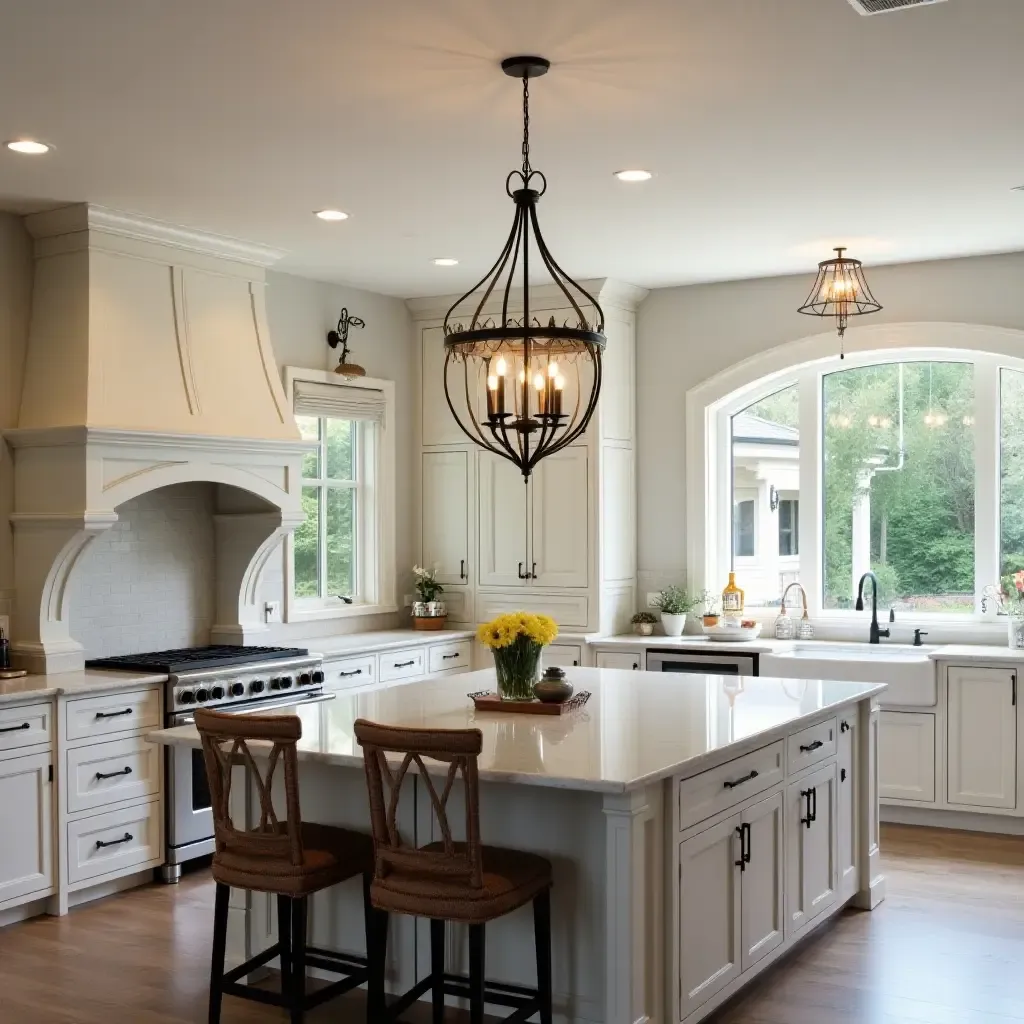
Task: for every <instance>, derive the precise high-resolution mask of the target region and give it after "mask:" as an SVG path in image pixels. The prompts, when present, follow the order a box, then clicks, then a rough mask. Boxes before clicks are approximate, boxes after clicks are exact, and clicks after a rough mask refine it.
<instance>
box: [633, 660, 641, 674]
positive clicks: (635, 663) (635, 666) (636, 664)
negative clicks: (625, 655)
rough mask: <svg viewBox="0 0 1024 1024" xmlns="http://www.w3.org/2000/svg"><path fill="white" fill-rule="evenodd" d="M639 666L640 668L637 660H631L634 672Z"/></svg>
mask: <svg viewBox="0 0 1024 1024" xmlns="http://www.w3.org/2000/svg"><path fill="white" fill-rule="evenodd" d="M639 668H640V662H639V661H634V662H633V671H634V672H636V671H637V670H638V669H639Z"/></svg>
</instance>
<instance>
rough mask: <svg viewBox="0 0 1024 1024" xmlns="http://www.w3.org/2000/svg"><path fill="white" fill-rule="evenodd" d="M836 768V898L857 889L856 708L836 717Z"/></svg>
mask: <svg viewBox="0 0 1024 1024" xmlns="http://www.w3.org/2000/svg"><path fill="white" fill-rule="evenodd" d="M836 764H837V766H838V768H839V785H838V789H839V792H838V797H837V803H838V810H837V814H838V817H839V821H838V823H837V828H836V832H837V837H838V843H839V898H840V899H841V900H848V899H849V898H850V897H851V896H853V895H854V894H855V893H856V892H857V890H858V889H859V888H860V885H859V884H858V878H857V867H858V863H859V861H858V857H857V842H858V839H859V837H860V818H859V813H858V805H859V802H860V801H859V800H858V795H859V794H858V793H857V765H858V755H857V710H856V708H851V709H850V710H848V711H847V712H846V713H845V714H843V715H840V717H839V756H838V758H837V761H836Z"/></svg>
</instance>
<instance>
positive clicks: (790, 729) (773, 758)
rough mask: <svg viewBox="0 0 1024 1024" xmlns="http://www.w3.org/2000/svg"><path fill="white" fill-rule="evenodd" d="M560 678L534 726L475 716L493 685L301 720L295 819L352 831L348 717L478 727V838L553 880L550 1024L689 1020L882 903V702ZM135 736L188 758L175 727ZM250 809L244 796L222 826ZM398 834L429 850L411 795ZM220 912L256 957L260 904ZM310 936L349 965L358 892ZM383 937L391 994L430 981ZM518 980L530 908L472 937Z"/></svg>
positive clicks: (403, 688) (357, 700) (808, 684)
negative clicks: (571, 706)
mask: <svg viewBox="0 0 1024 1024" xmlns="http://www.w3.org/2000/svg"><path fill="white" fill-rule="evenodd" d="M570 679H571V681H572V682H573V684H574V685H575V686H576V689H577V691H581V690H587V691H590V692H591V694H592V696H591V697H590V699H589V701H588V702H587V704H586V705H585V706H584V707H582V708H581V709H579V710H576V711H573V712H571V713H567V714H565V715H563V716H560V717H551V718H546V717H535V716H526V715H504V714H495V713H478V712H475V711H474V709H473V706H472V703H471V702H470V700H469V699H468V698H467V693H470V692H473V691H479V690H492V689H493V688H494V673H493V671H489V670H488V671H481V672H474V673H470V674H466V675H462V676H458V677H456V678H445V679H427V680H424V681H420V682H416V683H411V684H405V685H395V686H391V687H384V688H379V689H377V690H374V691H370V692H361V693H357V694H340V695H338V696H337V697H336V699H334V700H332V701H329V702H326V703H323V704H319V705H313V706H309V707H304V708H301V709H299V710H298V714H299V715H300V716H301V718H302V720H303V737H302V740H301V741H300V744H299V764H300V783H301V798H302V811H303V817H304V818H305V819H307V820H311V821H320V822H325V823H330V824H337V825H347V826H350V827H356V828H361V829H363V830H365V831H369V814H368V807H367V797H366V783H365V779H364V775H363V765H362V754H361V750H360V748H359V746H358V745H357V743H356V741H355V738H354V734H353V723H354V722H355V720H356V719H357V718H360V717H362V718H368V719H371V720H373V721H377V722H383V723H387V724H390V725H402V726H422V727H428V728H464V727H470V726H473V727H476V728H479V729H480V730H481V731H482V733H483V753H482V755H481V757H480V760H479V768H480V780H481V786H480V789H481V793H480V798H481V829H482V837H483V840H484V842H486V843H489V844H492V845H500V846H507V847H511V848H513V849H521V850H527V851H532V852H536V853H540V854H542V855H544V856H546V857H547V858H549V859H550V860H551V861H552V863H553V865H554V878H555V882H554V890H553V893H552V928H553V955H554V990H555V1006H556V1018H557V1019H559V1020H563V1021H579V1022H605V1024H636V1022H642V1021H658V1022H664V1021H686V1022H696V1021H699V1020H702V1019H703V1018H704V1017H705V1016H707V1015H708V1014H709V1013H711V1012H712V1010H714V1009H715V1008H716V1007H717V1006H719V1005H721V1003H722V1002H724V1001H725V1000H726V999H728V998H729V997H730V996H731V995H733V994H734V993H736V992H737V991H739V990H740V989H741V988H742V987H743V986H744V985H746V984H747V983H748V982H749V981H750V980H751V979H752V978H753V977H754V976H755V975H756V974H757V973H759V972H760V971H761V970H762V969H763V968H764V967H766V966H767V965H768V964H770V963H771V962H773V961H774V960H775V959H777V958H778V957H779V956H781V955H783V954H784V953H785V952H786V950H787V949H789V948H790V947H791V946H792V944H793V943H794V942H796V941H797V940H799V939H801V938H802V937H803V936H805V935H806V934H807V933H808V932H809V931H810V930H812V929H813V928H814V927H816V926H817V925H818V924H820V923H821V922H823V921H825V920H826V919H828V918H829V917H831V916H832V915H833V914H835V913H836V912H837V911H839V909H840V908H841V907H843V906H845V905H847V904H853V905H855V906H857V907H860V908H863V909H871V908H872V907H874V906H875V905H877V903H878V902H880V901H881V900H882V899H883V897H884V884H885V883H884V879H883V877H882V875H881V871H880V864H879V852H878V798H877V780H876V763H877V756H876V744H877V738H876V737H877V721H878V711H877V706H876V702H875V699H874V698H876V697H877V695H878V694H879V693H880V692H882V691H883V690H884V688H885V687H884V685H882V684H861V683H849V682H829V681H823V680H786V679H769V678H743V679H740V678H735V677H723V676H682V677H681V676H672V677H667V676H662V675H655V674H651V673H642V672H626V671H614V670H606V669H586V668H579V669H575V670H573V671H571V673H570ZM151 739H153V740H154V741H156V742H161V743H174V744H185V745H189V746H196V745H197V744H198V734H197V733H196V731H195V729H194V728H193V727H190V726H189V727H183V728H178V729H169V730H161V731H158V732H156V733H153V734H151ZM239 788H240V789H241V787H239ZM457 797H458V795H457V794H453V798H452V804H451V806H452V807H453V808H454V807H455V806H456V801H457ZM252 809H253V804H252V794H248V795H247V796H246V795H242V796H241V797H240V798H239V813H249V814H251V813H252ZM451 820H453V821H459V820H460V819H459V813H458V811H457V810H454V811H453V813H452V816H451ZM399 821H400V827H401V828H402V829H403V833H404V835H405V836H406V838H407V840H408V841H409V842H415V843H416V844H423V843H426V842H430V841H432V840H433V839H435V838H437V837H436V835H435V833H434V830H433V822H432V818H431V814H430V806H429V801H428V799H427V797H426V794H425V787H422V786H416V785H415V784H414V785H413V786H412V787H409V790H408V793H407V794H406V795H405V797H404V803H403V805H402V806H401V807H400V813H399ZM232 897H233V902H232V918H231V921H232V925H231V938H230V941H229V955H231V956H233V957H234V959H235V960H236V961H238V962H240V961H241V960H242V959H243V958H244V957H245V956H247V955H252V954H254V953H256V952H258V951H259V950H261V949H264V948H266V947H267V946H269V945H270V944H271V943H272V941H273V937H272V934H273V925H274V919H273V913H272V906H271V901H269V900H267V899H265V898H262V897H260V896H259V895H258V894H245V893H238V892H235V893H233V894H232ZM311 920H312V924H311V928H312V940H313V941H315V942H316V943H317V944H318V945H322V946H328V947H333V948H336V949H340V950H348V951H351V952H359V951H361V950H362V949H363V948H364V946H363V938H362V911H361V889H360V887H359V885H358V883H356V882H352V883H349V884H347V885H345V886H340V887H337V888H335V889H333V890H330V891H327V892H325V893H322V894H320V895H319V896H317V897H316V898H315V899H314V901H313V904H312V906H311ZM391 928H392V931H391V938H390V942H389V963H388V975H387V976H388V985H389V989H390V990H391V991H394V992H398V991H404V990H405V989H406V988H408V987H409V986H411V985H412V984H413V983H414V982H415V981H416V980H417V978H419V977H422V976H423V975H424V974H426V973H427V972H428V961H429V946H428V941H427V923H426V922H413V921H412V920H411V919H408V918H393V919H392V923H391ZM447 958H448V969H449V970H452V971H456V972H463V973H464V972H465V971H466V968H467V963H468V955H467V950H466V947H465V935H464V933H463V930H462V929H458V928H452V929H449V948H448V951H447ZM534 971H535V968H534V952H533V931H532V917H531V915H530V913H529V910H528V909H526V910H524V911H520V912H517V913H515V914H512V915H509V916H508V917H507V918H505V919H502V920H500V921H497V922H495V923H494V924H493V925H490V926H488V938H487V973H488V976H489V977H491V978H494V979H496V980H501V981H506V982H513V983H515V982H518V983H522V984H527V985H532V984H533V983H534V980H535V973H534Z"/></svg>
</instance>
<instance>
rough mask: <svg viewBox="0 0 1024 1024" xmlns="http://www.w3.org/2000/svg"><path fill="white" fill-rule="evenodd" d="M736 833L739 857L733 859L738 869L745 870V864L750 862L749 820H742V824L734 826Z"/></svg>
mask: <svg viewBox="0 0 1024 1024" xmlns="http://www.w3.org/2000/svg"><path fill="white" fill-rule="evenodd" d="M736 834H737V835H738V836H739V837H740V859H739V860H737V861H734V863H735V865H736V867H738V868H739V869H740V871H746V870H747V865H748V864H749V863H750V824H749V822H746V821H745V822H743V824H742V825H737V826H736Z"/></svg>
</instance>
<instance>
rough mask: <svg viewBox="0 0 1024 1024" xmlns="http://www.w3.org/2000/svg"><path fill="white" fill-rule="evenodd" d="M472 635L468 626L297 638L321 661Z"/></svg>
mask: <svg viewBox="0 0 1024 1024" xmlns="http://www.w3.org/2000/svg"><path fill="white" fill-rule="evenodd" d="M474 636H476V631H475V630H472V629H438V630H430V629H383V630H378V631H376V632H372V633H349V634H347V635H345V636H328V637H315V638H312V639H309V640H301V641H298V642H297V643H298V646H300V647H307V648H309V650H310V652H311V653H313V654H322V655H323V656H324V659H325V660H331V659H334V658H344V657H348V656H349V655H350V654H366V653H369V652H371V651H387V650H392V649H394V648H398V647H416V646H419V645H420V644H443V643H451V642H452V641H453V640H468V639H471V638H472V637H474Z"/></svg>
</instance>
